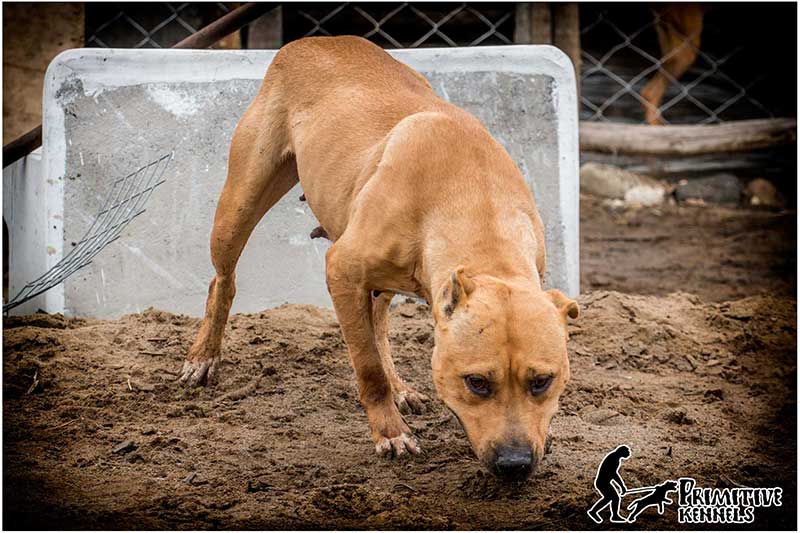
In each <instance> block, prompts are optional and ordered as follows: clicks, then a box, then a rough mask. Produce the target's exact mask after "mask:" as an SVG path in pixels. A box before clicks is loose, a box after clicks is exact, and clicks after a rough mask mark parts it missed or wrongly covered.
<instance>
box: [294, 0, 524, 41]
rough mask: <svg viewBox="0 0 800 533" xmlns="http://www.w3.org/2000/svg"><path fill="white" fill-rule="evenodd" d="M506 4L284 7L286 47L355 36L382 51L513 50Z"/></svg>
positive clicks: (511, 12)
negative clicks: (492, 47) (302, 40)
mask: <svg viewBox="0 0 800 533" xmlns="http://www.w3.org/2000/svg"><path fill="white" fill-rule="evenodd" d="M514 9H515V6H514V4H512V3H491V4H490V3H480V4H477V3H476V4H473V3H461V4H455V3H437V4H433V3H431V4H425V3H419V4H417V3H406V2H404V3H385V4H374V3H370V4H350V3H342V4H285V5H284V17H285V18H284V27H285V29H284V32H285V35H286V38H287V41H290V40H293V39H298V38H300V37H308V36H312V35H343V34H350V35H361V36H362V37H365V38H367V39H370V40H371V41H373V42H374V43H376V44H378V45H380V46H383V47H384V48H418V47H436V46H439V47H441V46H445V47H446V46H480V45H506V44H513V35H514Z"/></svg>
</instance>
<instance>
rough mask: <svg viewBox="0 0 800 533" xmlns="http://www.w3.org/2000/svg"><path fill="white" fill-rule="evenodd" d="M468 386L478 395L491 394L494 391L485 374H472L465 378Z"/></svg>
mask: <svg viewBox="0 0 800 533" xmlns="http://www.w3.org/2000/svg"><path fill="white" fill-rule="evenodd" d="M464 383H466V385H467V388H468V389H469V390H470V392H471V393H473V394H477V395H478V396H489V395H490V394H491V393H492V387H491V385H490V383H489V380H488V379H486V378H485V377H483V376H478V375H475V374H473V375H471V376H467V377H465V378H464Z"/></svg>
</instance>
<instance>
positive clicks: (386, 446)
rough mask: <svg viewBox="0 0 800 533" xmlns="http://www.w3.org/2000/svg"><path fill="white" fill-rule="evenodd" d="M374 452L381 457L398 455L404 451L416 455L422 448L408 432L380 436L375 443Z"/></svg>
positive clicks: (403, 453)
mask: <svg viewBox="0 0 800 533" xmlns="http://www.w3.org/2000/svg"><path fill="white" fill-rule="evenodd" d="M375 452H376V453H377V454H378V455H379V456H381V457H388V458H392V457H400V456H401V455H405V454H406V453H410V454H411V455H417V454H419V453H422V450H421V449H420V447H419V444H417V441H416V440H415V439H414V437H412V436H411V435H409V434H408V433H401V434H400V436H398V437H394V438H391V439H390V438H386V437H381V438H380V439H379V440H378V442H377V443H376V444H375Z"/></svg>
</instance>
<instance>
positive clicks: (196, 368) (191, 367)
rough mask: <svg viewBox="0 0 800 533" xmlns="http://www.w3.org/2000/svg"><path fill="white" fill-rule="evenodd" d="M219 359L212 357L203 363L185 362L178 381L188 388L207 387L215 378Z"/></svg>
mask: <svg viewBox="0 0 800 533" xmlns="http://www.w3.org/2000/svg"><path fill="white" fill-rule="evenodd" d="M219 359H220V358H219V357H212V358H211V359H206V360H203V361H185V362H184V363H183V368H182V369H181V377H180V379H179V380H178V381H179V382H180V383H181V384H183V385H186V386H187V387H196V386H197V385H207V384H208V383H210V382H211V380H212V379H213V378H214V374H215V372H216V370H217V365H218V364H219Z"/></svg>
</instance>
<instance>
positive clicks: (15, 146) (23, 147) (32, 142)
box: [3, 124, 42, 168]
mask: <svg viewBox="0 0 800 533" xmlns="http://www.w3.org/2000/svg"><path fill="white" fill-rule="evenodd" d="M41 145H42V125H41V124H39V125H38V126H36V127H35V128H33V129H32V130H31V131H29V132H28V133H26V134H24V135H22V136H21V137H17V138H16V139H14V140H13V141H11V142H10V143H8V144H5V145H3V168H6V167H7V166H8V165H10V164H11V163H14V162H15V161H19V160H20V159H22V158H23V157H25V156H26V155H28V154H29V153H31V152H33V151H34V150H36V149H37V148H39V147H40V146H41Z"/></svg>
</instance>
